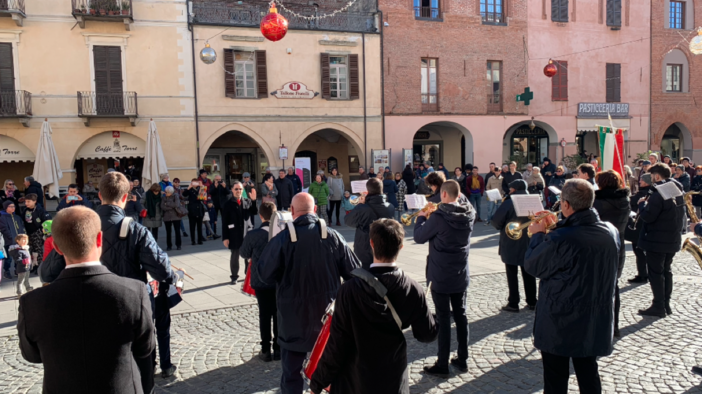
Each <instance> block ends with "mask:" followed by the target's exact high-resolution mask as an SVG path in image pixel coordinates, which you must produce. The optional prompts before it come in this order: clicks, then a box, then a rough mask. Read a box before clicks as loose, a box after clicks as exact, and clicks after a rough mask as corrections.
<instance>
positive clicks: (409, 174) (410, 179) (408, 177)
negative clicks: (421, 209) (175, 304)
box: [402, 163, 417, 194]
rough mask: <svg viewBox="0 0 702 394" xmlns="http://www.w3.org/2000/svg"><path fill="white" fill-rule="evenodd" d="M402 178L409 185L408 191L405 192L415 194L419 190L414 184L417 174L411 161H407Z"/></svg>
mask: <svg viewBox="0 0 702 394" xmlns="http://www.w3.org/2000/svg"><path fill="white" fill-rule="evenodd" d="M402 180H403V181H405V184H406V185H407V193H405V194H415V193H416V192H417V189H416V186H415V184H414V180H415V174H414V171H413V170H412V166H411V165H410V163H407V164H406V165H405V168H404V169H403V170H402Z"/></svg>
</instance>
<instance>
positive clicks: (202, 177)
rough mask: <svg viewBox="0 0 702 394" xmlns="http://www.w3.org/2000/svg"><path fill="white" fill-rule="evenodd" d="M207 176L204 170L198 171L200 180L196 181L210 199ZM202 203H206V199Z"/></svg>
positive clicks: (209, 183)
mask: <svg viewBox="0 0 702 394" xmlns="http://www.w3.org/2000/svg"><path fill="white" fill-rule="evenodd" d="M207 175H208V174H207V171H206V170H200V178H199V179H198V180H199V181H200V188H202V190H204V191H206V192H207V196H208V197H212V180H210V178H208V177H207ZM203 201H207V199H204V200H203ZM191 232H192V231H191Z"/></svg>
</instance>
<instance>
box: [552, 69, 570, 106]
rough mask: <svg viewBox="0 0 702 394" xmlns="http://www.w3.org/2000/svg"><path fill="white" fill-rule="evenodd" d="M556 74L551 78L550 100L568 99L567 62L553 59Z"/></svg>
mask: <svg viewBox="0 0 702 394" xmlns="http://www.w3.org/2000/svg"><path fill="white" fill-rule="evenodd" d="M553 64H555V65H556V69H557V70H558V71H556V75H554V76H553V78H551V100H552V101H568V62H564V61H560V60H555V61H554V62H553Z"/></svg>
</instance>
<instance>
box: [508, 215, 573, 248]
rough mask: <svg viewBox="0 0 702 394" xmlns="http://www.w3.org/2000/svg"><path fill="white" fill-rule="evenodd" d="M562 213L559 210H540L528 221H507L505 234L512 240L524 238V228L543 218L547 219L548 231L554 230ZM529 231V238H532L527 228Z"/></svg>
mask: <svg viewBox="0 0 702 394" xmlns="http://www.w3.org/2000/svg"><path fill="white" fill-rule="evenodd" d="M559 213H561V211H557V212H550V211H543V212H539V213H537V214H536V215H534V216H531V217H530V218H529V221H528V222H524V223H521V224H520V223H519V222H509V223H507V226H506V227H505V234H507V236H508V237H509V238H510V239H512V240H515V241H516V240H518V239H520V238H522V233H523V232H524V231H523V230H524V229H525V228H527V227H529V226H531V224H532V223H539V222H541V221H542V220H546V221H547V223H548V225H547V226H546V233H548V232H549V231H551V230H553V229H554V228H556V224H558V214H559ZM527 233H528V235H529V238H531V235H532V234H531V232H529V231H528V230H527Z"/></svg>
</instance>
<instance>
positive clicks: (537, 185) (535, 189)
mask: <svg viewBox="0 0 702 394" xmlns="http://www.w3.org/2000/svg"><path fill="white" fill-rule="evenodd" d="M526 182H527V185H528V189H527V191H528V192H529V194H538V195H539V196H541V197H542V200H543V193H544V185H545V184H546V180H544V177H542V176H541V169H540V168H539V167H534V168H533V169H532V171H531V175H529V176H528V177H527V178H526Z"/></svg>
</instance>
